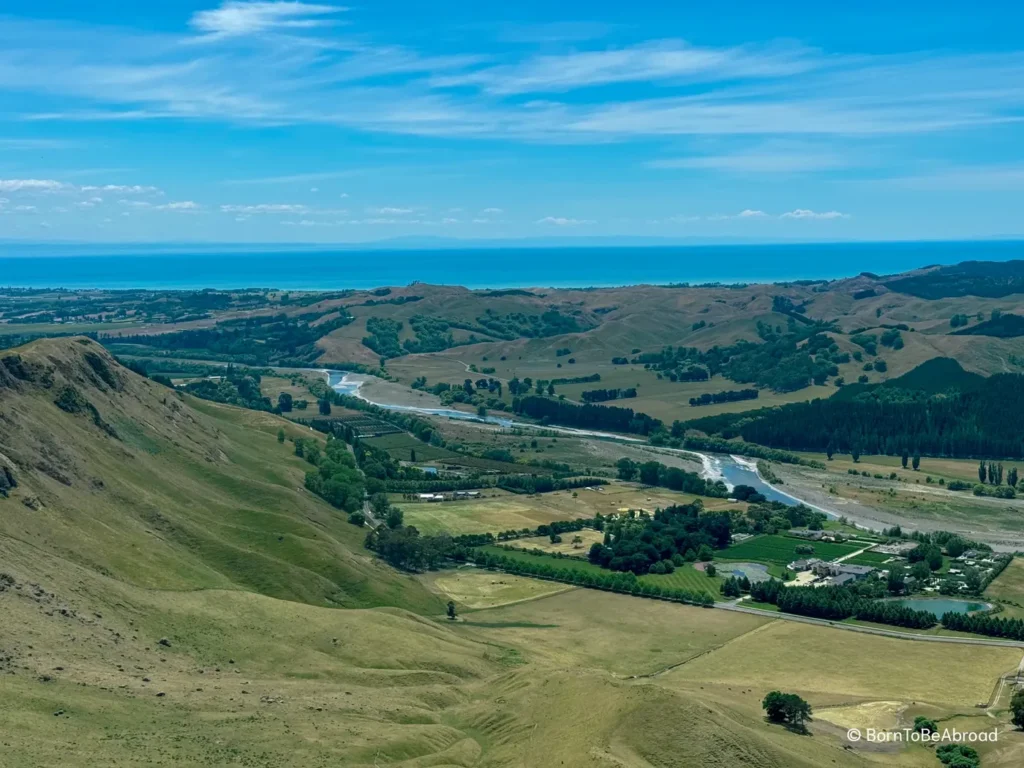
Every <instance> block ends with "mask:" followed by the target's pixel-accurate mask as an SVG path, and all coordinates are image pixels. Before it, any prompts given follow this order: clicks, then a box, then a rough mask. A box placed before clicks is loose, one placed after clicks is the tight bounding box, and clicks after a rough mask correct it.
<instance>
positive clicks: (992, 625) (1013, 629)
mask: <svg viewBox="0 0 1024 768" xmlns="http://www.w3.org/2000/svg"><path fill="white" fill-rule="evenodd" d="M942 626H943V627H945V628H946V629H952V630H954V631H956V632H973V633H975V634H977V635H988V636H989V637H1005V638H1006V639H1007V640H1024V619H1001V618H999V617H998V616H988V615H986V614H983V613H981V614H975V613H955V612H953V611H950V612H949V613H944V614H942Z"/></svg>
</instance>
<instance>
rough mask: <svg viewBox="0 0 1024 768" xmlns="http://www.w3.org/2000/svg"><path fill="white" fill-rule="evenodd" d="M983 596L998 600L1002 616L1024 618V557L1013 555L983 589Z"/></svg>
mask: <svg viewBox="0 0 1024 768" xmlns="http://www.w3.org/2000/svg"><path fill="white" fill-rule="evenodd" d="M983 596H984V597H986V598H990V599H992V600H998V601H999V603H1000V604H1001V605H1002V606H1003V610H1002V612H1001V613H1000V614H999V616H1000V617H1002V618H1015V619H1017V618H1024V558H1020V557H1015V558H1014V559H1013V560H1011V561H1010V564H1009V565H1008V566H1006V568H1005V569H1004V570H1003V572H1002V573H1000V574H999V575H998V576H997V577H996V578H995V579H993V581H992V583H991V584H989V585H988V587H987V588H986V589H985V592H984V595H983Z"/></svg>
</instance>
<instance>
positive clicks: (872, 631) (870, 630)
mask: <svg viewBox="0 0 1024 768" xmlns="http://www.w3.org/2000/svg"><path fill="white" fill-rule="evenodd" d="M715 608H720V609H721V610H723V611H736V612H737V613H749V614H751V615H753V616H763V617H765V618H768V619H782V620H783V621H799V622H801V623H802V624H817V625H819V626H822V627H832V628H833V629H845V630H847V631H850V632H863V633H864V634H866V635H882V636H883V637H895V638H897V639H898V640H923V641H925V642H928V643H954V644H958V645H992V646H997V647H1001V648H1024V643H1021V642H1017V641H1014V640H989V639H987V638H977V639H975V638H973V637H952V636H947V635H918V634H915V633H913V632H897V631H896V630H893V629H878V628H876V627H864V626H861V625H859V624H843V623H842V622H838V621H829V620H827V619H815V618H811V617H810V616H797V615H795V614H792V613H782V612H781V611H779V612H778V613H776V612H775V611H762V610H759V609H757V608H744V607H743V606H740V605H736V604H735V603H715Z"/></svg>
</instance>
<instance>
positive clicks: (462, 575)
mask: <svg viewBox="0 0 1024 768" xmlns="http://www.w3.org/2000/svg"><path fill="white" fill-rule="evenodd" d="M428 581H433V584H434V586H435V587H436V588H437V589H439V590H441V591H442V592H443V593H444V594H445V596H446V597H448V598H451V599H452V600H454V601H456V603H458V604H459V605H463V606H465V607H466V608H470V609H480V608H493V607H495V606H499V605H508V604H509V603H516V602H520V601H522V600H530V599H533V598H536V597H541V596H543V595H554V594H557V593H559V592H565V591H566V590H569V589H573V587H571V586H569V585H567V584H558V583H556V582H551V581H542V580H540V579H530V578H527V577H526V576H515V575H513V574H511V573H492V572H490V571H482V570H477V569H475V568H462V569H459V570H457V571H442V572H441V573H438V574H436V575H434V576H433V578H432V579H429V578H428Z"/></svg>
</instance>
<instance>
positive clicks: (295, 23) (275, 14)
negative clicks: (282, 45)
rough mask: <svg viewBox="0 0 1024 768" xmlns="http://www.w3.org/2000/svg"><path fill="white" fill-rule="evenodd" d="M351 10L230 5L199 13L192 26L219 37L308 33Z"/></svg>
mask: <svg viewBox="0 0 1024 768" xmlns="http://www.w3.org/2000/svg"><path fill="white" fill-rule="evenodd" d="M346 10H348V9H347V8H342V7H340V6H335V5H318V4H312V3H302V2H294V1H293V0H282V1H280V2H226V3H223V4H222V5H221V6H220V7H219V8H215V9H213V10H207V11H198V12H197V13H195V14H194V15H193V16H192V19H191V21H190V25H191V26H192V27H193V28H194V29H196V30H198V31H199V32H202V33H205V34H208V35H213V36H216V37H237V36H241V35H253V34H258V33H261V32H272V31H277V30H290V31H294V30H304V29H305V30H308V29H313V28H316V27H323V26H329V25H331V24H333V23H335V20H334V18H333V17H334V16H335V15H337V14H339V13H341V12H343V11H346Z"/></svg>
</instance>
